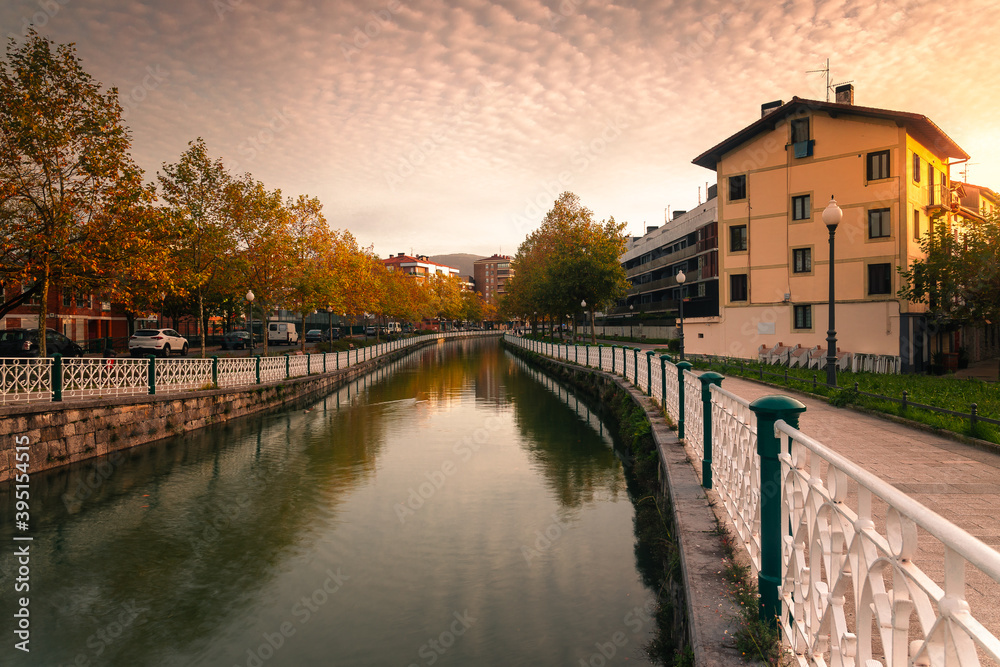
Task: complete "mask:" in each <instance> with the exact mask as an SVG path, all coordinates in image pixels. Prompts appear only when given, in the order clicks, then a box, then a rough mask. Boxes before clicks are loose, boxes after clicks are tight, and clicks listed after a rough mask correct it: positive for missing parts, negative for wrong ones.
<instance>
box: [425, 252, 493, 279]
mask: <svg viewBox="0 0 1000 667" xmlns="http://www.w3.org/2000/svg"><path fill="white" fill-rule="evenodd" d="M483 257H485V255H470V254H469V253H465V252H462V253H456V254H454V255H428V256H427V259H429V260H431V261H432V262H437V263H438V264H444V265H445V266H451V267H454V268H456V269H458V271H459V273H458V275H460V276H462V277H463V278H464V277H465V276H471V275H473V269H472V265H473V264H474V263H475V262H476V260H477V259H482V258H483Z"/></svg>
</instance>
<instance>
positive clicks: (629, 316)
mask: <svg viewBox="0 0 1000 667" xmlns="http://www.w3.org/2000/svg"><path fill="white" fill-rule="evenodd" d="M628 337H629V340H632V304H631V303H630V304H629V305H628Z"/></svg>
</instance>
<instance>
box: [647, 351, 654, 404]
mask: <svg viewBox="0 0 1000 667" xmlns="http://www.w3.org/2000/svg"><path fill="white" fill-rule="evenodd" d="M655 354H656V352H653V351H652V350H646V395H647V396H652V395H653V355H655Z"/></svg>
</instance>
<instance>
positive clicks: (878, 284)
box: [868, 264, 892, 294]
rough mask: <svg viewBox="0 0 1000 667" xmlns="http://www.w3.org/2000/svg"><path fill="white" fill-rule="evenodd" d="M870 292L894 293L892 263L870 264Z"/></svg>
mask: <svg viewBox="0 0 1000 667" xmlns="http://www.w3.org/2000/svg"><path fill="white" fill-rule="evenodd" d="M868 294H892V264H869V265H868Z"/></svg>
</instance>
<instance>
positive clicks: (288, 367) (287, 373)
mask: <svg viewBox="0 0 1000 667" xmlns="http://www.w3.org/2000/svg"><path fill="white" fill-rule="evenodd" d="M291 368H292V366H291V362H290V361H289V357H288V353H287V352H285V379H286V380H287V379H288V378H290V377H292V370H291Z"/></svg>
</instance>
